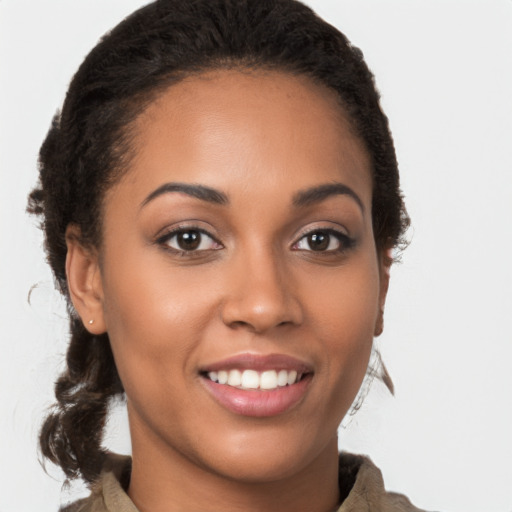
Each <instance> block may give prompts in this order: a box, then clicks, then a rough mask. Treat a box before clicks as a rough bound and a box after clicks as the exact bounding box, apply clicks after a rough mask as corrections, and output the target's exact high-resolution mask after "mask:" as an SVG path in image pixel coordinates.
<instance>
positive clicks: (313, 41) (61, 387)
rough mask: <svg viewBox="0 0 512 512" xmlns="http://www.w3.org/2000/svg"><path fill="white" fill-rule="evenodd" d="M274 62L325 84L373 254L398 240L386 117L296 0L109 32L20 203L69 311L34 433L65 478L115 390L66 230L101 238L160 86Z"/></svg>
mask: <svg viewBox="0 0 512 512" xmlns="http://www.w3.org/2000/svg"><path fill="white" fill-rule="evenodd" d="M221 68H238V69H258V68H260V69H261V68H264V69H275V70H280V71H284V72H288V73H292V74H299V75H306V76H308V77H310V78H311V79H313V80H315V81H317V82H319V83H322V84H324V85H325V86H327V87H329V88H330V89H332V90H334V91H335V92H336V93H337V95H338V98H339V100H340V102H341V104H342V105H343V107H344V108H345V110H346V112H347V113H348V115H349V118H350V120H351V122H352V125H353V127H354V129H355V130H356V132H357V133H358V135H359V136H360V138H361V139H362V141H364V143H365V145H366V148H367V150H368V153H369V155H370V156H371V159H372V164H373V184H374V190H373V204H372V218H373V228H374V233H375V242H376V246H377V249H378V250H379V251H381V252H382V251H384V250H385V249H387V248H390V247H396V246H399V245H400V244H401V243H402V237H403V233H404V231H405V229H406V227H407V225H408V217H407V214H406V211H405V208H404V205H403V201H402V196H401V193H400V189H399V177H398V168H397V162H396V157H395V150H394V146H393V140H392V137H391V134H390V131H389V128H388V122H387V118H386V117H385V115H384V114H383V112H382V110H381V108H380V105H379V95H378V93H377V90H376V88H375V84H374V80H373V75H372V74H371V72H370V71H369V70H368V67H367V66H366V64H365V62H364V60H363V56H362V53H361V51H360V50H358V49H357V48H356V47H354V46H353V45H351V44H350V42H349V41H348V40H347V38H346V37H345V36H344V35H343V34H341V33H340V32H339V31H338V30H336V29H335V28H334V27H332V26H331V25H329V24H328V23H326V22H325V21H323V20H322V19H320V18H319V17H317V16H316V15H315V14H314V12H313V11H312V10H311V9H309V8H308V7H306V6H304V5H303V4H301V3H299V2H297V1H295V0H157V1H156V2H154V3H151V4H149V5H147V6H146V7H143V8H141V9H139V10H138V11H136V12H135V13H133V14H132V15H131V16H129V17H128V18H126V19H125V20H124V21H123V22H122V23H120V24H119V25H118V26H117V27H116V28H114V29H113V30H112V31H111V32H110V33H108V34H106V35H105V36H104V37H103V38H102V39H101V41H100V42H99V43H98V45H97V46H96V47H95V48H94V49H93V50H92V51H91V53H90V54H89V55H88V56H87V58H86V59H85V61H84V62H83V64H82V65H81V66H80V68H79V70H78V72H77V73H76V75H75V76H74V78H73V80H72V82H71V84H70V86H69V90H68V93H67V96H66V99H65V102H64V105H63V107H62V111H61V112H59V113H57V115H56V116H55V118H54V120H53V124H52V126H51V128H50V131H49V132H48V135H47V137H46V140H45V141H44V143H43V145H42V147H41V151H40V159H39V173H40V184H39V186H38V187H37V188H36V189H35V190H34V191H33V192H32V193H31V194H30V198H29V207H28V209H29V211H30V212H32V213H34V214H37V215H41V216H42V225H43V229H44V233H45V241H46V242H45V247H46V251H47V255H48V261H49V263H50V265H51V268H52V270H53V272H54V275H55V277H56V280H57V283H58V285H59V287H60V290H61V292H62V293H63V294H64V295H65V296H66V297H67V299H68V303H69V311H70V322H71V340H70V344H69V349H68V353H67V368H66V370H65V371H64V373H63V374H62V375H61V376H60V378H59V379H58V381H57V383H56V387H55V394H56V398H57V404H56V405H55V407H54V409H53V410H52V412H51V413H50V414H49V416H48V417H47V418H46V421H45V422H44V424H43V427H42V429H41V433H40V446H41V450H42V453H43V455H44V456H45V457H47V458H48V459H50V460H51V461H53V462H55V463H56V464H58V465H60V466H61V467H62V469H63V470H64V472H65V474H66V476H67V477H68V478H76V477H82V478H83V479H84V480H85V481H87V482H89V483H90V482H93V481H94V480H95V479H96V478H97V477H98V475H99V472H100V469H101V466H102V463H103V460H104V456H105V452H104V450H103V448H102V447H101V440H102V434H103V429H104V424H105V420H106V417H107V413H108V407H109V404H110V402H111V400H112V398H114V397H116V396H120V395H121V394H122V393H123V386H122V383H121V381H120V379H119V375H118V373H117V370H116V367H115V363H114V359H113V356H112V352H111V349H110V344H109V339H108V334H103V335H101V336H94V335H92V334H90V333H89V332H88V331H87V330H86V329H85V328H84V326H83V324H82V322H81V320H80V319H79V318H78V317H77V315H76V313H75V312H74V311H73V308H72V305H71V303H70V302H69V294H68V290H67V282H66V271H65V260H66V241H65V232H66V228H67V226H68V225H69V224H75V225H76V226H78V228H79V229H80V233H81V240H80V242H81V243H82V244H84V245H92V246H99V244H100V243H101V211H102V201H103V197H104V193H105V191H106V190H107V189H108V188H109V187H110V186H112V184H113V183H115V182H116V180H117V179H119V176H120V175H121V174H122V173H123V172H124V171H125V169H127V167H128V163H129V161H130V156H131V144H130V125H131V122H132V121H133V120H134V119H135V118H136V117H137V115H138V114H140V112H141V111H142V110H143V109H144V107H145V106H146V105H147V104H148V103H149V102H150V101H151V100H152V99H153V98H154V97H155V95H157V94H158V93H159V92H160V91H162V90H163V89H165V88H166V87H168V86H170V85H171V84H173V83H176V82H177V81H179V80H180V79H182V78H183V77H185V76H188V75H190V74H193V73H198V72H202V71H206V70H211V69H221Z"/></svg>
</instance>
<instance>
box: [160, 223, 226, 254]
mask: <svg viewBox="0 0 512 512" xmlns="http://www.w3.org/2000/svg"><path fill="white" fill-rule="evenodd" d="M186 233H199V234H200V235H201V237H203V236H206V237H208V238H209V239H211V241H212V243H215V244H217V245H218V246H219V247H215V248H211V249H199V250H197V248H196V249H191V250H187V249H177V248H174V247H171V246H170V245H169V242H170V241H171V240H172V239H173V238H175V237H178V236H179V235H180V234H183V235H184V234H186ZM156 243H157V244H158V245H161V246H162V247H163V248H164V249H165V250H167V251H169V252H171V253H172V254H174V255H177V256H184V257H189V258H190V257H192V258H193V257H197V256H201V253H204V252H210V251H216V250H219V249H222V248H223V245H222V244H221V243H220V242H219V241H218V240H217V239H216V238H215V237H214V236H212V235H211V234H210V233H208V231H206V230H204V229H202V228H199V227H196V226H179V227H177V228H175V229H172V230H171V231H168V232H167V233H165V234H164V235H162V236H160V237H158V238H157V239H156ZM202 243H203V240H202V238H199V245H200V244H202Z"/></svg>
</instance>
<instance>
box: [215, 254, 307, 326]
mask: <svg viewBox="0 0 512 512" xmlns="http://www.w3.org/2000/svg"><path fill="white" fill-rule="evenodd" d="M230 266H231V268H230V272H229V279H228V281H229V282H228V283H227V287H226V289H225V298H224V301H223V304H222V313H221V314H222V320H223V322H224V323H225V324H226V325H228V326H229V327H231V328H246V329H248V330H250V331H251V332H254V333H258V334H261V333H265V332H267V331H269V330H271V329H273V328H275V327H279V326H285V325H289V326H290V325H300V324H301V323H302V321H303V309H302V305H301V302H300V300H299V297H298V294H297V290H296V289H295V285H294V280H293V279H292V276H290V275H288V273H287V272H286V269H285V265H284V264H282V263H280V262H279V261H278V259H277V258H275V257H274V256H273V255H271V254H265V255H264V254H261V252H260V253H259V254H252V255H251V256H247V255H240V257H239V258H238V260H237V261H236V262H234V261H232V262H231V263H230Z"/></svg>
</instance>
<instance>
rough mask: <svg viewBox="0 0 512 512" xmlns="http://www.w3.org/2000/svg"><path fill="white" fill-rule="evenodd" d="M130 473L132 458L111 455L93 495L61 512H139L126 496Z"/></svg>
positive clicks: (95, 484) (63, 508) (62, 509)
mask: <svg viewBox="0 0 512 512" xmlns="http://www.w3.org/2000/svg"><path fill="white" fill-rule="evenodd" d="M130 473H131V458H130V457H126V456H121V455H116V454H109V455H108V457H107V460H106V462H105V465H104V467H103V470H102V472H101V475H100V477H99V479H98V481H97V482H95V483H94V484H93V485H92V486H91V494H90V495H89V496H88V497H87V498H83V499H81V500H78V501H75V502H73V503H71V504H69V505H66V506H64V507H62V508H61V509H60V511H59V512H138V511H137V508H136V507H135V505H134V504H133V502H132V501H131V500H130V498H129V497H128V495H127V494H126V489H127V488H128V483H129V480H130Z"/></svg>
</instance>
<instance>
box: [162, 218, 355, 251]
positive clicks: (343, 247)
mask: <svg viewBox="0 0 512 512" xmlns="http://www.w3.org/2000/svg"><path fill="white" fill-rule="evenodd" d="M186 233H199V234H200V235H201V237H202V236H206V237H208V238H209V239H210V240H211V242H212V243H214V244H217V245H218V247H213V248H208V249H198V248H194V249H189V250H187V249H178V248H175V247H171V246H170V244H169V242H170V241H171V240H172V239H173V238H175V237H177V236H179V235H180V234H183V235H184V234H186ZM315 234H317V235H318V234H322V235H327V236H328V237H329V239H328V245H330V244H331V242H332V237H334V238H335V239H336V240H337V241H338V243H339V247H336V248H335V249H327V250H318V251H315V250H314V249H312V248H311V247H310V249H303V248H299V247H298V246H299V244H300V243H301V242H302V241H303V240H307V238H308V237H310V236H312V235H315ZM201 237H200V238H199V242H198V244H199V247H200V246H201V244H202V243H203V242H204V240H202V239H201ZM156 243H157V244H158V245H161V246H162V247H163V248H164V249H165V250H167V251H169V252H172V253H173V254H174V255H177V256H183V257H200V256H201V253H203V254H204V253H205V252H211V251H216V250H219V249H222V248H223V247H224V246H223V245H222V244H221V243H220V242H219V241H218V240H217V239H216V238H215V237H214V236H212V235H211V234H210V233H209V232H208V231H206V230H204V229H202V228H199V227H196V226H179V227H177V228H175V229H173V230H171V231H169V232H167V233H165V234H164V235H162V236H160V237H158V238H157V239H156ZM306 243H308V242H307V241H306ZM355 243H356V241H355V239H353V238H351V237H349V236H348V235H346V234H345V233H341V232H340V231H337V230H335V229H332V228H314V229H311V230H310V231H307V232H305V233H303V234H302V235H301V236H300V238H299V239H298V240H297V241H296V242H294V243H293V245H292V250H294V251H302V252H311V253H313V254H317V255H325V256H327V255H333V254H341V253H344V252H346V251H348V250H350V249H352V248H353V247H354V245H355Z"/></svg>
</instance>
